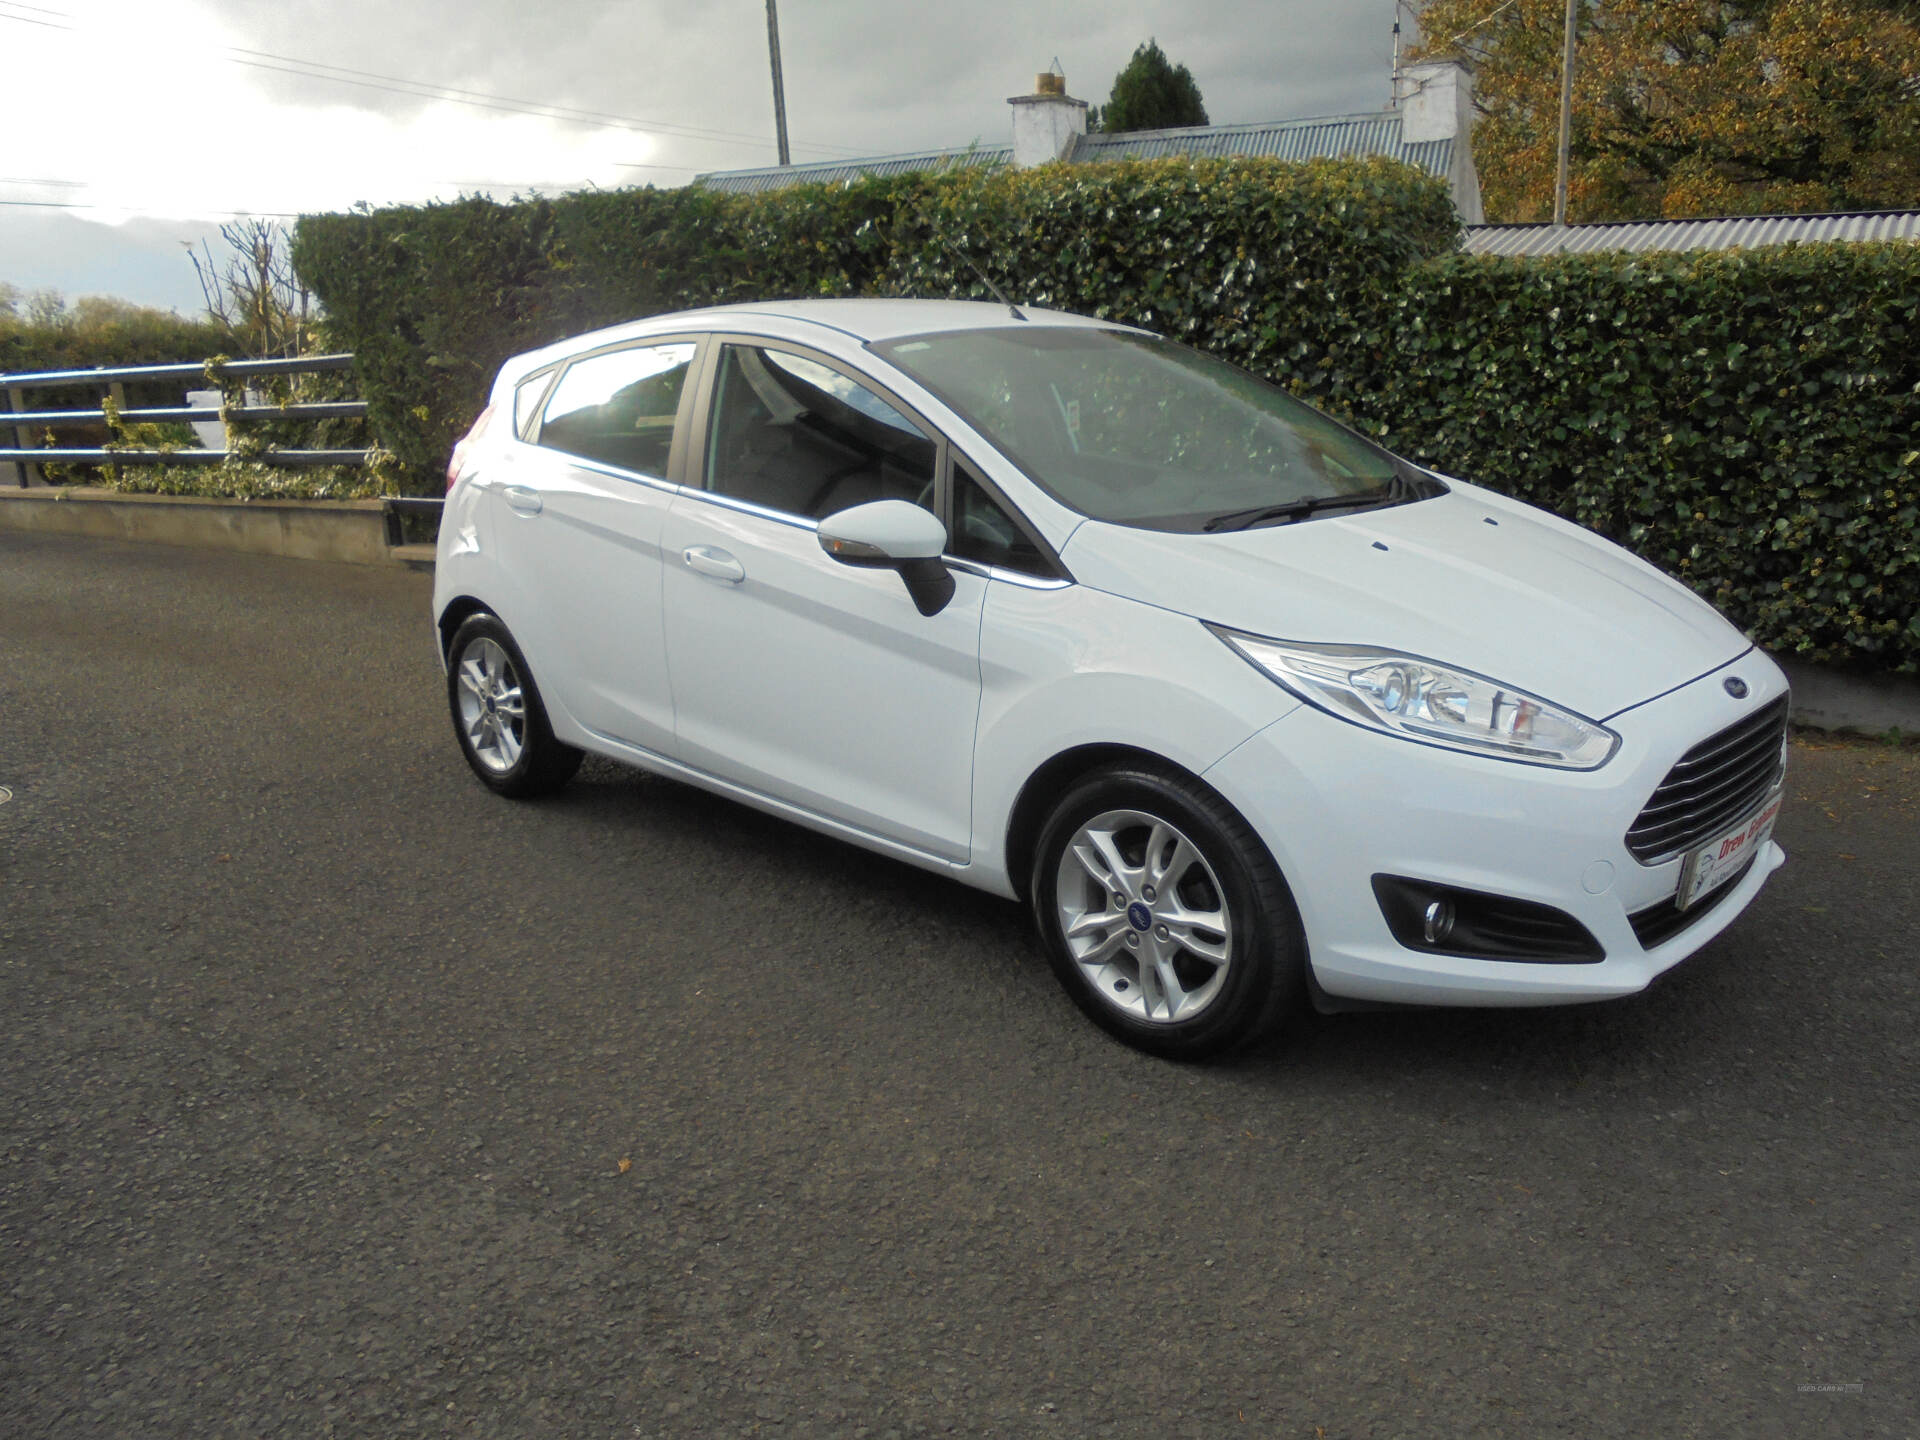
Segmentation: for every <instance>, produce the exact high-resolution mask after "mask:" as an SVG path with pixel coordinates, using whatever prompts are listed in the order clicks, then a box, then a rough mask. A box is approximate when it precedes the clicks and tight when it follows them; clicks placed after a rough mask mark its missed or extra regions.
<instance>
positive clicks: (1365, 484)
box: [874, 325, 1421, 531]
mask: <svg viewBox="0 0 1920 1440" xmlns="http://www.w3.org/2000/svg"><path fill="white" fill-rule="evenodd" d="M874 348H875V349H876V350H877V351H878V352H879V353H880V354H882V355H884V356H886V358H887V359H889V360H891V361H892V362H893V363H894V364H896V365H898V366H899V367H900V368H901V369H902V370H904V371H906V372H907V373H908V374H910V375H912V376H913V377H914V378H915V379H917V380H919V381H920V382H921V383H923V384H924V385H926V386H927V387H928V388H929V389H930V390H932V391H934V392H935V393H936V394H938V395H939V396H940V397H941V398H942V399H943V400H945V401H946V402H947V403H948V404H949V405H951V406H953V408H954V409H956V410H958V411H959V412H960V413H961V414H963V415H965V416H966V417H967V418H968V419H969V420H970V421H971V422H972V423H973V424H974V426H975V427H976V428H977V429H978V430H980V431H981V432H982V433H983V434H984V435H986V436H987V437H988V438H989V439H990V440H992V441H993V443H994V444H995V445H996V446H998V447H999V448H1000V450H1001V451H1002V452H1004V453H1005V454H1006V455H1007V456H1008V458H1010V459H1011V460H1013V461H1014V463H1015V464H1017V465H1019V466H1020V468H1021V469H1022V470H1024V471H1025V472H1026V473H1027V474H1028V475H1029V476H1031V477H1032V478H1033V479H1034V480H1035V481H1036V482H1037V483H1038V484H1039V485H1040V486H1041V488H1042V489H1044V490H1046V491H1047V492H1048V493H1049V494H1051V495H1053V496H1054V498H1056V499H1058V500H1060V501H1062V502H1063V503H1065V504H1066V505H1069V506H1071V507H1072V508H1073V509H1075V510H1077V511H1079V512H1080V513H1081V514H1083V515H1087V516H1090V517H1092V518H1093V519H1096V520H1108V521H1113V522H1115V523H1118V524H1123V525H1134V526H1139V527H1142V528H1146V529H1156V530H1187V531H1192V530H1202V529H1218V528H1233V527H1237V526H1239V525H1241V524H1243V523H1276V522H1278V521H1279V520H1281V519H1292V518H1300V517H1301V516H1303V515H1306V514H1312V513H1318V511H1319V510H1321V509H1328V510H1335V509H1341V508H1347V509H1349V513H1350V507H1351V506H1353V505H1358V504H1389V503H1397V502H1399V501H1402V500H1406V499H1413V498H1418V497H1419V494H1420V493H1421V492H1420V491H1419V489H1418V488H1417V487H1410V486H1409V484H1408V483H1406V482H1403V481H1402V480H1401V479H1400V477H1399V474H1398V462H1396V461H1395V460H1394V458H1393V456H1392V455H1390V454H1389V453H1388V452H1386V451H1385V450H1382V449H1381V448H1380V447H1379V446H1377V445H1375V444H1373V443H1372V442H1371V441H1369V440H1366V439H1364V438H1363V437H1361V436H1360V435H1357V434H1355V433H1354V432H1353V431H1351V430H1348V429H1347V428H1346V427H1345V426H1343V425H1340V424H1338V423H1337V422H1335V421H1333V420H1330V419H1328V418H1327V417H1326V416H1325V415H1322V414H1321V413H1320V412H1319V411H1317V410H1315V409H1313V408H1312V407H1311V406H1309V405H1306V404H1303V403H1302V402H1301V401H1298V400H1296V399H1294V398H1293V397H1292V396H1291V395H1288V394H1287V393H1286V392H1285V391H1284V390H1281V389H1279V388H1278V387H1277V386H1274V385H1270V384H1268V383H1267V382H1266V381H1264V380H1262V379H1260V378H1259V377H1257V376H1255V375H1251V374H1248V373H1247V372H1246V371H1244V370H1241V369H1239V368H1238V367H1236V366H1233V365H1228V364H1226V363H1225V362H1223V361H1220V360H1215V359H1213V358H1212V357H1211V356H1208V355H1203V354H1201V353H1200V352H1199V351H1197V350H1190V349H1188V348H1187V347H1186V346H1184V345H1176V344H1174V343H1173V342H1172V341H1168V340H1162V339H1159V338H1158V337H1156V336H1151V335H1140V334H1135V333H1131V332H1128V331H1123V330H1106V329H1097V328H1093V327H1087V328H1080V327H1071V328H1069V327H1064V326H1041V325H1027V326H1019V325H1015V326H1007V327H1004V328H995V329H989V330H965V331H954V332H952V333H950V334H941V335H920V336H915V337H913V338H911V339H906V340H896V341H892V342H889V343H887V344H885V345H878V346H875V347H874ZM1303 502H1313V504H1312V506H1311V507H1310V508H1307V509H1301V508H1299V507H1300V506H1301V505H1302V503H1303ZM1275 510H1282V511H1284V512H1285V513H1280V514H1276V513H1273V512H1274V511H1275Z"/></svg>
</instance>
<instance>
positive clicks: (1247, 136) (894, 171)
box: [694, 110, 1453, 194]
mask: <svg viewBox="0 0 1920 1440" xmlns="http://www.w3.org/2000/svg"><path fill="white" fill-rule="evenodd" d="M1169 155H1191V156H1195V157H1200V158H1210V157H1215V156H1222V155H1269V156H1272V157H1274V158H1275V159H1280V160H1318V159H1340V158H1343V157H1347V156H1366V155H1388V156H1391V157H1393V158H1394V159H1396V160H1404V161H1406V162H1407V163H1408V164H1409V165H1414V166H1417V167H1419V168H1420V169H1422V170H1424V171H1426V172H1427V173H1428V174H1429V175H1439V176H1441V177H1443V178H1444V177H1445V176H1446V175H1447V173H1448V167H1449V166H1451V165H1452V163H1453V141H1452V140H1422V141H1417V142H1414V143H1411V144H1409V143H1408V142H1407V141H1405V140H1402V139H1401V138H1400V112H1399V111H1397V110H1384V111H1381V112H1379V113H1378V114H1372V115H1327V116H1321V117H1319V118H1317V119H1312V120H1278V121H1272V122H1268V123H1265V124H1259V125H1198V126H1194V127H1192V128H1190V129H1183V130H1132V131H1127V132H1125V133H1123V134H1119V135H1083V136H1081V137H1080V138H1079V139H1078V140H1077V141H1076V142H1075V143H1074V148H1073V153H1072V155H1071V156H1070V157H1069V158H1071V159H1072V161H1073V162H1074V163H1075V164H1081V165H1084V164H1090V163H1092V162H1095V161H1101V160H1157V159H1161V158H1164V157H1166V156H1169ZM1012 158H1013V148H1012V147H1011V146H1008V145H996V146H993V147H992V148H990V149H980V148H976V149H969V150H921V151H917V152H915V153H913V154H909V155H878V156H875V157H874V158H873V159H871V160H829V161H822V162H818V163H816V164H811V165H787V166H778V165H770V166H767V167H765V168H764V169H759V170H714V171H709V172H708V173H707V174H704V175H697V176H695V177H694V184H696V185H704V186H706V187H707V188H708V189H709V190H725V191H729V192H732V193H736V194H749V193H752V192H755V191H760V190H779V189H782V188H784V187H786V186H788V185H799V184H815V185H817V184H837V183H839V182H841V181H845V180H853V179H858V178H859V177H861V176H865V175H900V174H904V173H905V172H907V171H910V170H946V169H958V168H960V167H963V166H979V165H986V166H1000V165H1005V164H1007V163H1008V162H1009V161H1011V160H1012Z"/></svg>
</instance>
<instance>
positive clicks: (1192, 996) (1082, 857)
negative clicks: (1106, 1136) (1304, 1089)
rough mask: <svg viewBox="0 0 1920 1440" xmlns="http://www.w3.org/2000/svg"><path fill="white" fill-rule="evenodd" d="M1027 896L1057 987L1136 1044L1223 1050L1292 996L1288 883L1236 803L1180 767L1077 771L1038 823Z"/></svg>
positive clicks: (1293, 921) (1183, 1053)
mask: <svg viewBox="0 0 1920 1440" xmlns="http://www.w3.org/2000/svg"><path fill="white" fill-rule="evenodd" d="M1031 893H1032V900H1033V911H1034V918H1035V920H1036V921H1037V922H1038V924H1039V927H1040V934H1041V938H1042V940H1043V941H1044V943H1045V945H1046V949H1047V956H1048V959H1049V960H1050V961H1051V962H1052V964H1053V969H1054V973H1055V974H1056V975H1057V976H1058V977H1059V980H1060V983H1061V984H1062V985H1063V986H1064V987H1065V988H1066V990H1067V992H1068V994H1070V995H1071V996H1072V997H1073V998H1074V1000H1075V1001H1076V1002H1077V1003H1078V1004H1079V1006H1080V1008H1081V1009H1082V1010H1084V1011H1085V1012H1086V1013H1087V1014H1088V1015H1089V1016H1090V1017H1091V1018H1092V1019H1093V1020H1094V1021H1095V1023H1097V1024H1099V1025H1100V1026H1101V1027H1102V1028H1104V1029H1106V1030H1107V1031H1108V1032H1110V1033H1111V1034H1113V1035H1115V1036H1118V1037H1119V1038H1120V1039H1122V1040H1125V1041H1126V1042H1127V1043H1128V1044H1130V1045H1134V1046H1137V1047H1138V1048H1139V1049H1142V1050H1146V1051H1150V1052H1152V1053H1154V1054H1157V1055H1165V1056H1168V1057H1171V1058H1176V1059H1200V1058H1202V1057H1204V1056H1208V1055H1217V1054H1220V1053H1222V1052H1224V1051H1226V1050H1229V1049H1231V1048H1233V1047H1234V1046H1236V1045H1239V1044H1241V1043H1243V1042H1245V1041H1247V1040H1250V1039H1252V1038H1254V1037H1255V1036H1257V1035H1259V1034H1261V1033H1263V1032H1265V1031H1266V1030H1268V1029H1270V1028H1271V1027H1272V1026H1273V1025H1274V1024H1276V1023H1277V1022H1278V1021H1279V1019H1280V1018H1281V1016H1282V1015H1284V1014H1285V1013H1286V1011H1287V1010H1288V1009H1289V1008H1290V1007H1291V1006H1292V1005H1293V1003H1294V1002H1295V999H1296V997H1297V995H1298V994H1299V991H1300V988H1301V984H1302V978H1303V974H1304V965H1305V953H1306V943H1305V939H1304V937H1303V935H1302V932H1301V927H1300V918H1299V913H1298V911H1297V910H1296V909H1295V907H1294V903H1293V897H1292V895H1291V894H1290V893H1289V891H1288V890H1287V885H1286V881H1285V880H1284V879H1283V878H1282V877H1281V875H1280V871H1279V869H1278V867H1277V866H1275V865H1274V863H1273V859H1272V857H1271V856H1270V855H1269V854H1268V853H1267V849H1266V847H1265V846H1264V845H1263V844H1261V843H1260V840H1259V837H1258V836H1256V835H1255V834H1254V833H1253V831H1252V830H1251V829H1250V828H1249V827H1248V825H1247V823H1246V822H1245V821H1244V820H1242V819H1241V818H1240V816H1239V815H1238V814H1237V813H1236V812H1235V811H1234V810H1233V808H1232V807H1231V806H1229V805H1227V804H1226V802H1225V801H1223V800H1222V799H1221V798H1220V797H1219V796H1218V795H1215V794H1214V793H1213V792H1212V791H1210V790H1208V789H1206V788H1205V787H1204V786H1202V785H1199V784H1197V783H1196V782H1194V781H1192V780H1190V779H1188V778H1186V777H1183V776H1180V775H1176V774H1173V773H1161V772H1159V771H1157V770H1152V769H1147V768H1144V767H1143V768H1138V769H1134V768H1127V769H1114V770H1102V771H1098V772H1096V773H1094V774H1092V775H1089V776H1087V777H1085V778H1084V779H1082V780H1081V781H1080V782H1079V783H1078V784H1076V785H1075V786H1074V787H1073V788H1072V789H1071V790H1070V791H1069V792H1068V793H1067V794H1066V795H1065V796H1064V797H1063V798H1062V799H1061V801H1060V802H1059V804H1058V805H1057V806H1056V807H1055V809H1054V812H1053V815H1052V817H1051V818H1050V819H1049V820H1048V822H1047V824H1046V827H1045V829H1044V830H1042V832H1041V835H1040V841H1039V844H1038V846H1037V847H1036V852H1035V859H1034V869H1033V879H1032V886H1031Z"/></svg>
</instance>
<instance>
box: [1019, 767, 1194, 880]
mask: <svg viewBox="0 0 1920 1440" xmlns="http://www.w3.org/2000/svg"><path fill="white" fill-rule="evenodd" d="M1118 765H1137V766H1140V767H1141V768H1143V769H1148V770H1156V771H1159V772H1160V773H1161V774H1164V775H1173V776H1177V777H1179V778H1180V779H1182V780H1185V781H1187V782H1188V783H1190V784H1194V785H1198V786H1200V787H1201V788H1203V789H1205V790H1209V791H1213V793H1214V794H1219V792H1218V791H1217V790H1214V787H1213V786H1211V785H1209V784H1207V782H1206V781H1205V780H1204V779H1202V778H1201V777H1200V776H1199V775H1197V774H1195V773H1194V772H1193V771H1191V770H1189V769H1188V768H1187V767H1186V766H1184V765H1181V764H1178V763H1176V762H1175V761H1172V760H1169V759H1167V757H1166V756H1164V755H1157V754H1155V753H1154V752H1153V751H1151V750H1143V749H1141V748H1140V747H1138V746H1136V745H1121V744H1112V743H1099V744H1089V745H1076V746H1074V747H1073V748H1072V749H1069V750H1062V751H1061V752H1060V753H1059V754H1058V755H1055V756H1053V757H1052V758H1051V759H1049V760H1048V761H1046V763H1044V764H1043V765H1041V766H1040V768H1039V769H1037V770H1035V771H1034V772H1033V773H1032V774H1031V775H1029V776H1028V777H1027V782H1026V784H1024V785H1023V786H1021V787H1020V794H1019V797H1018V798H1017V799H1015V801H1014V802H1013V809H1012V810H1011V811H1010V812H1009V814H1008V817H1007V838H1006V863H1007V878H1008V880H1009V881H1010V882H1011V883H1012V885H1013V889H1014V892H1015V893H1016V894H1017V895H1018V896H1019V897H1020V899H1021V900H1023V901H1025V900H1029V899H1031V898H1032V895H1031V894H1030V891H1031V888H1032V874H1031V872H1032V870H1033V852H1034V847H1035V846H1037V845H1038V844H1039V843H1040V832H1041V830H1043V829H1044V828H1045V827H1046V823H1047V817H1048V816H1049V815H1051V814H1052V813H1053V808H1054V806H1055V805H1056V804H1058V803H1059V801H1060V798H1061V797H1062V796H1064V795H1065V794H1066V793H1067V791H1069V790H1071V789H1072V788H1073V787H1074V786H1075V785H1076V784H1078V783H1079V782H1080V780H1081V779H1082V778H1083V777H1085V776H1087V775H1090V774H1091V773H1093V772H1094V771H1095V770H1108V769H1112V768H1114V767H1115V766H1118ZM1221 799H1222V801H1223V802H1225V803H1228V804H1231V802H1228V801H1226V797H1225V796H1221Z"/></svg>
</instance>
